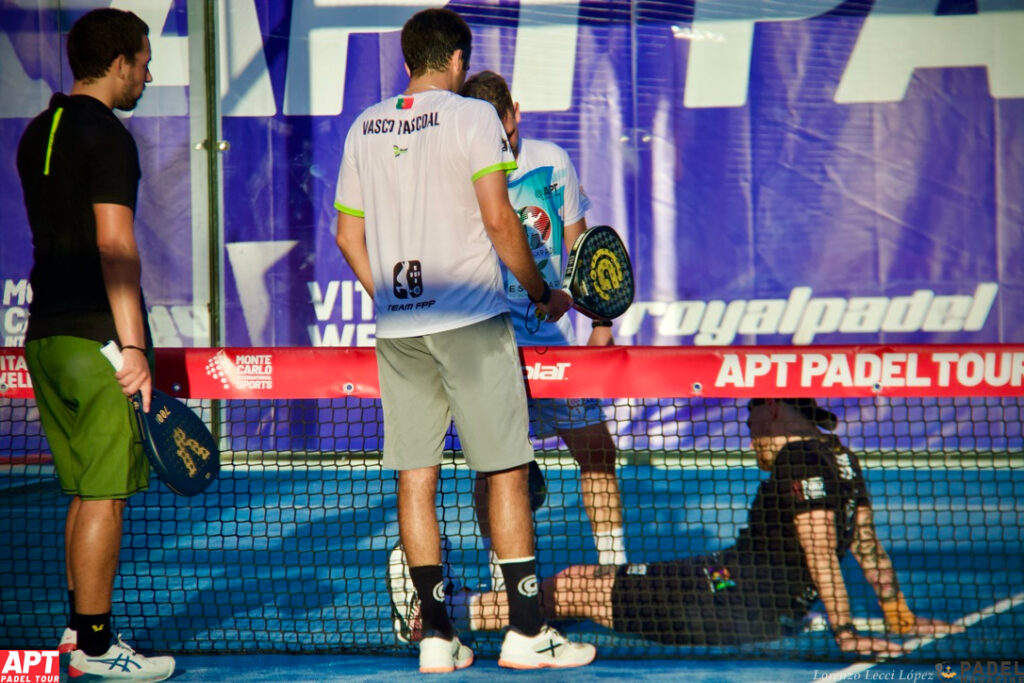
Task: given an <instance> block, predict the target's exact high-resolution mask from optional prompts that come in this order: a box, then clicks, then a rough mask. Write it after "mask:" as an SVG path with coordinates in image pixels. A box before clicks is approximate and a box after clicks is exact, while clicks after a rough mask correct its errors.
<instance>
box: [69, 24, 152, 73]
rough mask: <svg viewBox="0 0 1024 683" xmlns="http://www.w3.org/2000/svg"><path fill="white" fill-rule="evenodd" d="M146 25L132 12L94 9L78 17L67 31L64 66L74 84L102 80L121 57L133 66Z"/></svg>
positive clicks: (147, 27)
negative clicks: (75, 82) (67, 69)
mask: <svg viewBox="0 0 1024 683" xmlns="http://www.w3.org/2000/svg"><path fill="white" fill-rule="evenodd" d="M148 35H149V26H147V25H146V22H144V21H143V20H142V19H139V18H138V17H137V16H135V14H133V13H132V12H126V11H123V10H119V9H109V8H107V9H94V10H92V11H91V12H89V13H87V14H84V15H83V16H81V17H80V18H79V19H78V21H76V22H75V23H74V25H73V26H72V27H71V31H70V32H68V64H70V65H71V74H72V75H73V76H74V77H75V80H76V81H91V80H95V79H97V78H102V77H103V76H104V75H105V74H106V73H107V70H108V69H109V68H110V65H111V64H112V63H113V62H114V60H115V59H117V58H118V57H120V56H121V55H124V57H125V59H126V60H127V61H128V62H129V63H130V64H134V63H135V55H137V54H138V53H139V52H141V51H142V47H143V43H142V39H143V37H144V36H148Z"/></svg>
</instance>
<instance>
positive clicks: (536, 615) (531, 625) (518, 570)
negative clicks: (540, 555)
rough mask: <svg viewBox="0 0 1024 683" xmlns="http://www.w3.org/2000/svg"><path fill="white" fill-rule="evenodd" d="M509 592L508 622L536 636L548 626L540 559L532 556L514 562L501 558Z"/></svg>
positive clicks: (527, 634) (525, 632) (507, 592)
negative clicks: (539, 564)
mask: <svg viewBox="0 0 1024 683" xmlns="http://www.w3.org/2000/svg"><path fill="white" fill-rule="evenodd" d="M498 564H500V565H501V574H502V576H504V577H505V593H506V594H507V595H508V625H509V626H510V627H511V628H513V629H515V630H516V631H519V632H520V633H522V634H523V635H524V636H535V635H537V634H538V633H540V629H541V627H543V626H544V613H543V610H542V609H541V605H540V590H539V589H540V586H539V585H538V584H537V561H536V560H535V559H534V558H532V557H527V558H525V559H521V560H512V561H511V562H503V561H501V560H499V561H498Z"/></svg>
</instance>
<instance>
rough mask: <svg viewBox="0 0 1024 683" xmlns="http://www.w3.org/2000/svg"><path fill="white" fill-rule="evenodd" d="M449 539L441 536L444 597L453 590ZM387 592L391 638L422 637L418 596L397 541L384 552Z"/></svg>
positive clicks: (408, 639) (410, 640) (410, 639)
mask: <svg viewBox="0 0 1024 683" xmlns="http://www.w3.org/2000/svg"><path fill="white" fill-rule="evenodd" d="M451 546H452V544H451V541H449V540H448V537H447V536H443V535H442V536H441V571H442V573H443V574H444V594H445V596H446V600H447V599H450V598H451V596H452V595H454V594H455V593H456V592H457V587H456V585H455V578H454V576H453V574H452V569H451V563H450V562H449V561H448V555H449V553H450V552H451ZM388 595H389V596H390V598H391V625H392V628H393V629H394V631H395V637H396V638H398V640H399V641H400V642H403V643H416V642H419V640H420V638H421V637H422V633H421V631H422V623H421V620H420V599H419V596H418V595H416V587H415V586H414V585H413V583H412V575H411V574H410V573H409V561H408V559H406V557H405V549H404V548H403V547H402V543H401V541H399V542H398V543H396V544H395V546H394V547H393V548H392V549H391V552H390V553H389V554H388Z"/></svg>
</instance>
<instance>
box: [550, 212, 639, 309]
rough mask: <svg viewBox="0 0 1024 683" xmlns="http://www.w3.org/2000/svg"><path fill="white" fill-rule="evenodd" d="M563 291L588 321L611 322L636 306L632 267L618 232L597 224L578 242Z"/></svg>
mask: <svg viewBox="0 0 1024 683" xmlns="http://www.w3.org/2000/svg"><path fill="white" fill-rule="evenodd" d="M562 288H563V289H567V290H569V294H571V295H572V299H573V307H574V308H575V309H576V310H578V311H579V312H580V313H582V314H583V315H585V316H587V317H588V318H593V319H595V320H612V319H613V318H618V317H619V316H620V315H622V314H623V313H625V312H626V309H627V308H629V306H630V304H632V303H633V264H632V263H631V262H630V260H629V253H628V252H627V251H626V247H625V246H624V245H623V244H622V240H621V239H619V235H618V233H616V232H615V230H613V229H612V228H611V227H609V226H607V225H595V226H594V227H592V228H588V229H587V230H586V231H585V232H584V233H583V234H582V235H580V236H579V237H578V238H577V239H576V243H575V244H573V245H572V250H571V251H570V252H569V260H568V261H567V262H566V264H565V276H564V277H563V279H562Z"/></svg>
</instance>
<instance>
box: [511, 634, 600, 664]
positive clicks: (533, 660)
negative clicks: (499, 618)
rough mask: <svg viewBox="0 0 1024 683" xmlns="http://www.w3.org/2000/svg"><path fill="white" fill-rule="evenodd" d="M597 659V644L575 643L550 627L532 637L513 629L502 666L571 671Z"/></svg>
mask: <svg viewBox="0 0 1024 683" xmlns="http://www.w3.org/2000/svg"><path fill="white" fill-rule="evenodd" d="M596 656H597V648H595V647H594V646H593V645H588V644H586V643H573V642H571V641H570V640H569V639H568V638H566V637H565V636H563V635H562V634H561V633H559V632H558V631H556V630H555V629H553V628H551V627H550V626H544V628H542V629H541V630H540V633H538V634H537V635H535V636H533V637H532V638H531V637H529V636H524V635H523V634H521V633H517V632H515V631H513V630H511V629H509V631H508V632H507V633H506V634H505V641H504V642H503V643H502V644H501V655H500V657H499V658H498V666H503V667H505V668H508V669H569V668H572V667H576V666H586V665H587V664H590V663H591V662H592V661H594V657H596Z"/></svg>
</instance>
